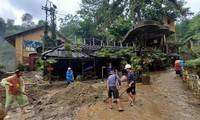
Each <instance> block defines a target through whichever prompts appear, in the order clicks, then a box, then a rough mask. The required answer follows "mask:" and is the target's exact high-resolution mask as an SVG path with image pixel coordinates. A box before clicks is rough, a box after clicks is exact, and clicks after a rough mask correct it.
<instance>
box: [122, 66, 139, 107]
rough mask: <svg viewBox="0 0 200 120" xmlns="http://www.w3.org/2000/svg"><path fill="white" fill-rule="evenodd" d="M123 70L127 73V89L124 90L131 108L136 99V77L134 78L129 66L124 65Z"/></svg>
mask: <svg viewBox="0 0 200 120" xmlns="http://www.w3.org/2000/svg"><path fill="white" fill-rule="evenodd" d="M124 69H125V70H126V71H127V73H128V81H127V85H128V89H127V90H126V92H127V94H128V95H129V97H130V98H131V102H130V103H129V105H130V106H133V105H134V104H135V97H136V96H135V94H136V85H135V80H136V76H135V74H134V72H133V71H132V69H131V65H130V64H126V65H125V68H124Z"/></svg>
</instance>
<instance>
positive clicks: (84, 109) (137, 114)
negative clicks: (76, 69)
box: [1, 71, 200, 120]
mask: <svg viewBox="0 0 200 120" xmlns="http://www.w3.org/2000/svg"><path fill="white" fill-rule="evenodd" d="M28 76H30V75H28ZM174 76H175V73H174V71H168V72H166V71H165V72H158V73H151V84H150V85H142V84H141V83H137V98H136V104H135V105H134V106H132V107H130V106H128V103H129V98H128V96H127V94H126V93H125V94H123V96H122V97H121V99H122V104H123V108H124V109H125V111H124V112H118V109H117V105H116V104H115V103H113V107H114V108H113V109H112V110H111V109H109V108H108V103H104V102H103V100H104V99H106V97H107V90H106V82H104V83H103V84H102V83H100V81H101V80H91V81H84V82H75V83H74V84H72V85H69V86H65V85H64V86H54V87H53V88H49V87H46V88H45V89H38V87H28V88H27V93H28V94H30V95H32V96H33V97H35V98H37V101H31V102H30V103H31V104H30V105H29V106H27V108H29V110H30V113H29V114H26V115H21V114H20V112H19V111H18V112H15V111H14V112H11V114H10V116H11V119H7V120H200V97H199V96H196V95H195V94H194V93H193V92H192V91H191V90H188V89H186V86H185V85H184V84H183V82H182V80H181V79H174ZM33 77H34V76H33ZM33 77H30V79H29V80H31V81H26V82H31V83H32V81H34V80H32V78H33ZM25 78H26V79H28V77H26V76H25ZM64 83H65V82H64ZM64 83H62V84H64ZM125 89H126V86H125V85H124V86H123V87H121V89H120V90H119V91H120V94H121V93H122V92H123V91H124V90H125ZM2 93H4V92H3V91H1V95H3V94H2ZM2 98H3V99H2ZM2 101H5V95H4V97H1V102H2Z"/></svg>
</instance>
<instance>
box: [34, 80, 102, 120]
mask: <svg viewBox="0 0 200 120" xmlns="http://www.w3.org/2000/svg"><path fill="white" fill-rule="evenodd" d="M101 95H102V91H99V89H98V88H94V87H92V86H91V85H90V84H87V83H81V82H75V83H73V84H72V85H71V84H70V85H69V86H67V87H66V88H61V89H60V90H58V91H56V92H55V93H52V94H48V95H46V96H44V97H42V98H41V99H40V100H39V101H37V102H36V103H35V105H34V106H35V107H34V111H35V115H34V116H32V117H31V119H33V120H34V119H35V120H36V119H37V120H44V119H69V118H73V117H74V116H76V115H77V112H78V108H79V107H81V106H83V105H87V106H90V105H93V104H95V103H96V102H97V101H98V98H100V97H101Z"/></svg>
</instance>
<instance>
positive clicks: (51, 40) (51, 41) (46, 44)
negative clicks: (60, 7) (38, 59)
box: [42, 0, 57, 52]
mask: <svg viewBox="0 0 200 120" xmlns="http://www.w3.org/2000/svg"><path fill="white" fill-rule="evenodd" d="M42 9H43V10H45V14H46V15H45V25H44V38H43V52H44V51H47V50H49V49H52V48H54V47H56V45H57V42H56V23H55V20H56V15H55V12H56V9H57V7H56V5H54V4H53V3H52V2H51V1H49V0H46V5H45V6H42ZM49 17H50V27H49V24H48V20H49V19H48V18H49ZM49 32H50V35H51V36H49V35H48V33H49Z"/></svg>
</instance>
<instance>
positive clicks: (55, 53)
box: [42, 45, 90, 58]
mask: <svg viewBox="0 0 200 120" xmlns="http://www.w3.org/2000/svg"><path fill="white" fill-rule="evenodd" d="M42 56H47V57H58V58H90V56H89V55H87V54H85V53H83V52H79V51H77V50H75V49H72V48H71V49H70V50H67V49H66V48H65V47H64V46H63V45H60V46H58V47H56V48H54V49H51V50H48V51H46V52H43V53H42Z"/></svg>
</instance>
